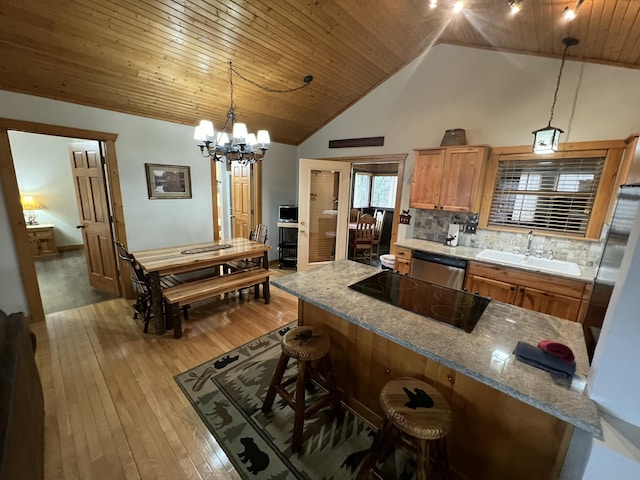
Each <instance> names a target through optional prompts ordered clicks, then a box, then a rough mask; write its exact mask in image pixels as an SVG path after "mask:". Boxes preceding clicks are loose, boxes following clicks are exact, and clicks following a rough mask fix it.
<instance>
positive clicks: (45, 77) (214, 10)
mask: <svg viewBox="0 0 640 480" xmlns="http://www.w3.org/2000/svg"><path fill="white" fill-rule="evenodd" d="M438 3H439V4H440V5H439V7H438V8H435V9H433V10H432V9H430V8H429V0H306V1H301V0H273V1H272V0H262V1H260V0H233V1H232V0H219V1H216V0H134V1H132V0H58V1H55V2H54V1H51V0H2V1H1V2H0V89H3V90H9V91H14V92H22V93H27V94H32V95H38V96H43V97H48V98H53V99H58V100H64V101H68V102H72V103H77V104H82V105H89V106H94V107H100V108H104V109H108V110H115V111H118V112H124V113H129V114H133V115H141V116H145V117H151V118H156V119H161V120H166V121H170V122H176V123H182V124H188V125H195V124H197V123H198V121H199V120H200V119H201V118H207V119H210V120H212V121H213V122H214V124H215V125H216V126H221V125H222V123H224V119H225V114H226V112H227V110H228V108H229V78H228V62H229V61H233V64H234V67H235V68H236V69H237V70H238V71H239V72H240V73H242V74H243V75H244V76H245V77H247V78H249V79H250V80H253V81H254V82H257V83H259V84H262V85H266V86H268V87H270V88H274V89H286V88H292V87H295V86H298V85H301V84H302V79H303V77H304V76H305V75H313V77H314V80H313V82H312V83H311V84H310V85H309V86H308V87H306V88H303V89H301V90H298V91H296V92H293V93H268V92H265V91H262V90H260V89H259V88H257V87H256V86H254V85H251V84H250V83H247V82H245V81H243V80H241V79H239V78H238V77H237V76H236V77H234V100H235V104H236V107H237V114H238V119H239V121H244V122H245V123H247V124H248V126H249V128H250V130H253V131H255V130H257V129H258V128H268V129H269V130H270V132H271V138H272V140H273V141H277V142H281V143H286V144H292V145H297V144H299V143H300V142H302V141H303V140H305V139H306V138H308V137H309V136H310V135H311V134H313V133H314V132H315V131H317V130H318V129H319V128H321V127H322V126H323V125H325V124H326V123H327V122H329V121H330V120H331V119H332V118H334V117H336V116H337V115H338V114H340V113H341V112H342V111H343V110H345V109H346V108H348V107H349V106H350V105H352V104H353V103H354V102H356V101H357V100H358V99H360V98H361V97H363V96H364V95H366V94H367V93H368V92H369V91H371V90H372V89H373V88H374V87H375V86H376V85H378V84H380V83H381V82H383V81H384V80H386V79H387V78H389V77H390V76H391V75H393V74H394V73H395V72H397V71H398V70H400V69H401V68H402V67H403V66H405V65H406V64H407V63H409V62H410V61H412V60H413V59H415V58H416V57H417V56H418V55H419V54H420V53H422V52H424V51H425V50H426V49H428V48H429V47H430V45H434V44H437V43H451V44H458V45H468V46H474V47H479V48H489V49H499V50H505V51H513V52H522V53H530V54H533V55H543V56H553V57H559V56H561V55H562V49H563V48H564V47H563V45H562V42H561V39H562V38H563V37H565V36H567V35H571V36H574V37H577V38H579V39H580V44H579V45H577V46H575V47H572V48H571V49H570V50H569V58H574V59H581V60H585V61H589V62H599V63H607V64H613V65H619V66H623V67H628V68H638V67H640V26H639V25H640V23H639V20H640V0H584V2H583V3H582V4H581V5H580V8H579V10H578V16H577V18H576V19H575V20H573V21H572V22H564V21H562V20H561V13H562V11H563V9H564V8H565V7H567V6H569V7H574V6H575V5H576V4H577V3H578V2H577V1H576V0H574V1H564V0H523V1H522V3H521V6H522V10H521V11H520V13H519V14H517V15H515V16H512V15H510V14H509V9H508V6H507V3H508V2H507V0H467V1H466V9H465V10H464V12H463V13H462V14H457V15H455V16H454V15H453V14H452V13H451V6H452V4H453V1H446V0H440V1H439V2H438Z"/></svg>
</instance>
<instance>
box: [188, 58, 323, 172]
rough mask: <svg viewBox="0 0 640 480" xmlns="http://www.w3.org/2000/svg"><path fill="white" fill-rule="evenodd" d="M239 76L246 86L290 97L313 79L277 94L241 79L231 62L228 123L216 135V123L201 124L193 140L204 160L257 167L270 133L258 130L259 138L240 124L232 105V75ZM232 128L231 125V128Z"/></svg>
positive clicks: (267, 144)
mask: <svg viewBox="0 0 640 480" xmlns="http://www.w3.org/2000/svg"><path fill="white" fill-rule="evenodd" d="M234 73H235V74H236V75H237V76H239V77H240V78H241V79H242V80H244V81H245V82H248V83H250V84H251V85H253V86H255V87H258V88H260V89H262V90H265V91H267V92H271V93H288V92H294V91H296V90H300V89H301V88H304V87H306V86H307V85H309V83H311V81H312V80H313V77H312V76H311V75H307V76H306V77H304V80H303V81H304V84H302V85H300V86H298V87H295V88H290V89H288V90H275V89H272V88H268V87H265V86H263V85H260V84H258V83H256V82H254V81H252V80H249V79H248V78H245V77H244V76H242V75H241V74H240V73H239V72H238V71H237V70H236V69H235V68H233V64H232V62H229V91H230V97H231V104H230V106H229V111H227V116H226V120H225V122H224V125H223V126H222V130H220V131H219V132H217V133H216V132H215V130H214V128H213V122H211V121H209V120H200V124H199V125H198V126H197V127H196V128H195V132H194V135H193V138H194V139H196V140H199V141H200V142H202V143H200V144H198V147H200V153H201V154H202V156H203V157H205V158H207V157H208V158H210V159H211V160H214V161H216V162H227V163H231V162H234V161H235V162H240V163H241V164H242V165H247V164H250V163H255V162H257V161H259V160H262V159H263V158H264V156H265V154H266V152H267V150H268V149H269V143H270V142H271V139H270V137H269V131H268V130H258V134H257V136H256V134H254V133H249V132H248V130H247V125H246V124H244V123H241V122H237V117H236V105H235V103H234V102H233V74H234ZM229 124H231V125H229ZM228 126H230V128H231V132H230V135H231V136H229V133H227V127H228Z"/></svg>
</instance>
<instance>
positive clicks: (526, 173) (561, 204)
mask: <svg viewBox="0 0 640 480" xmlns="http://www.w3.org/2000/svg"><path fill="white" fill-rule="evenodd" d="M604 163H605V157H604V156H599V157H582V156H575V157H571V158H568V157H565V158H535V157H533V158H529V159H500V160H499V161H498V168H497V173H496V181H495V186H494V189H493V199H492V202H491V209H490V212H489V222H488V225H489V226H502V227H504V226H507V227H523V228H527V229H536V230H539V231H547V232H550V233H566V234H568V235H575V236H581V237H584V236H586V232H587V227H588V225H589V219H590V216H591V212H592V211H593V206H594V203H595V199H596V193H597V190H598V185H599V183H600V178H601V177H602V172H603V168H604Z"/></svg>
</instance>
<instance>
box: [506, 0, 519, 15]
mask: <svg viewBox="0 0 640 480" xmlns="http://www.w3.org/2000/svg"><path fill="white" fill-rule="evenodd" d="M521 3H522V0H509V3H508V5H509V9H510V11H511V15H515V14H516V13H518V12H519V11H520V9H521V7H520V4H521Z"/></svg>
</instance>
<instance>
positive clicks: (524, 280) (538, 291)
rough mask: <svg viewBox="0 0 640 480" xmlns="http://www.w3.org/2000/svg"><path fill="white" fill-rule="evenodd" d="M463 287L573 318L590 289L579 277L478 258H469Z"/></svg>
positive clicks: (580, 314) (580, 311) (581, 312)
mask: <svg viewBox="0 0 640 480" xmlns="http://www.w3.org/2000/svg"><path fill="white" fill-rule="evenodd" d="M465 288H466V289H467V290H468V291H469V292H472V293H478V294H480V295H483V296H486V297H491V298H492V299H494V300H498V301H500V302H504V303H509V304H511V305H516V306H518V307H522V308H526V309H528V310H534V311H536V312H542V313H547V314H549V315H553V316H554V317H558V318H564V319H567V320H572V321H574V322H576V321H578V322H579V321H582V317H583V315H584V308H585V306H586V304H587V302H588V300H589V298H588V297H589V294H590V291H591V289H590V288H588V285H587V284H586V283H585V282H581V281H579V280H570V279H566V278H561V277H556V276H553V275H545V274H543V273H532V272H523V271H522V270H517V269H513V268H508V267H502V266H498V265H489V264H485V263H480V262H469V267H468V269H467V278H466V281H465Z"/></svg>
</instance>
